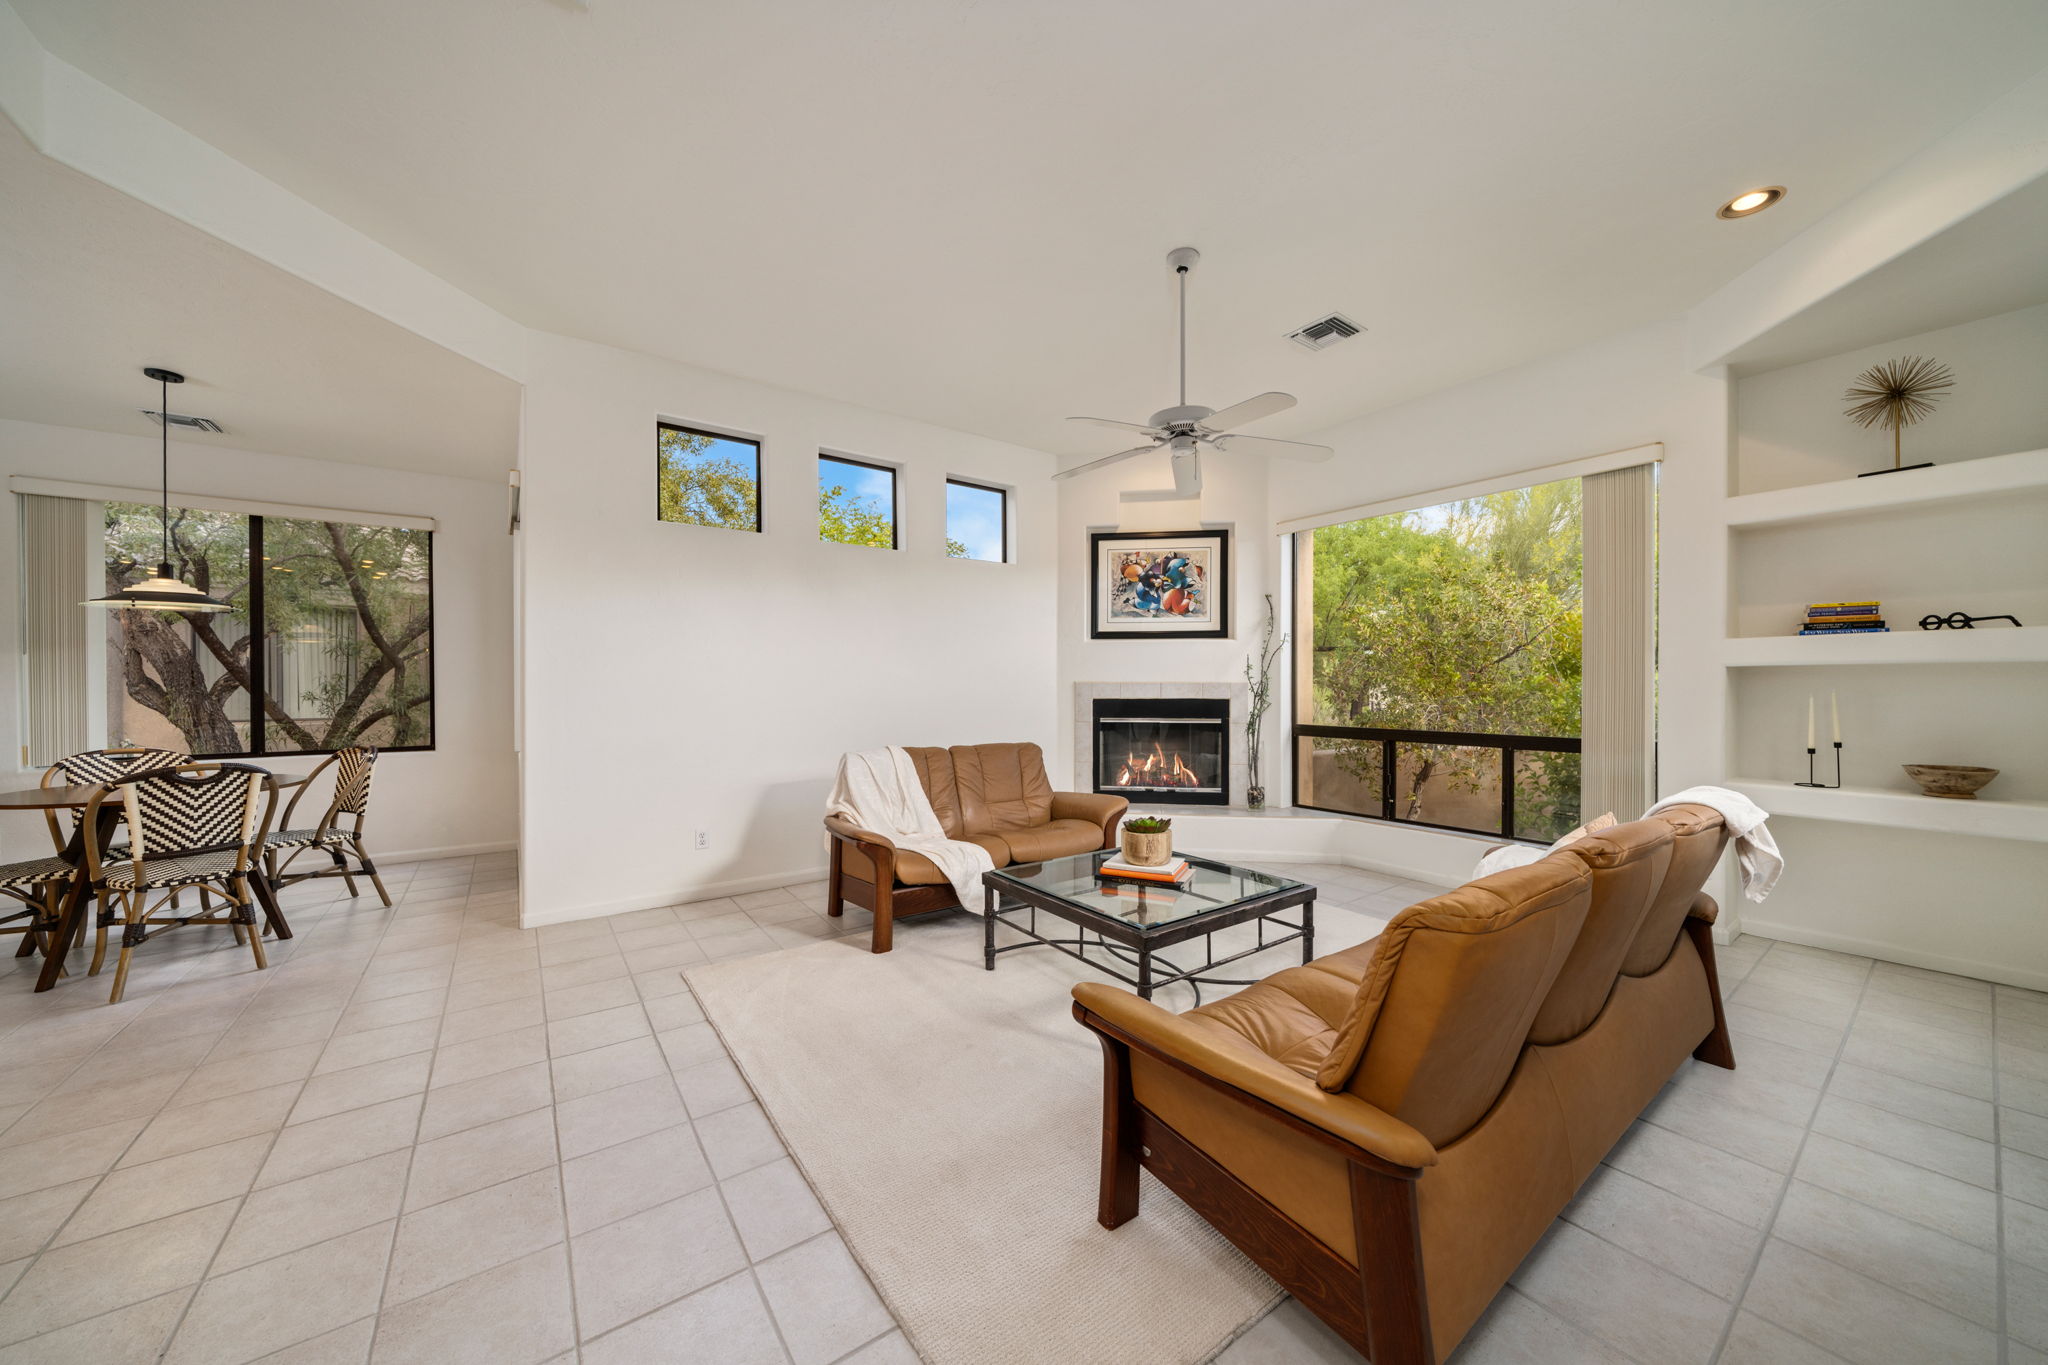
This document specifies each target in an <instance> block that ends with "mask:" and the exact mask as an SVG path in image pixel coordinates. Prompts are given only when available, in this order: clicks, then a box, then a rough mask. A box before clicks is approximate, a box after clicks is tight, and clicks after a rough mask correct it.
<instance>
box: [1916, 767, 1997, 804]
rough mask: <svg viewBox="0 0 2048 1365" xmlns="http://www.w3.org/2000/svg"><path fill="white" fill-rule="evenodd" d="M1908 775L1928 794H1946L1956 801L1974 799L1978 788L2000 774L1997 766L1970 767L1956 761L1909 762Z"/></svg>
mask: <svg viewBox="0 0 2048 1365" xmlns="http://www.w3.org/2000/svg"><path fill="white" fill-rule="evenodd" d="M1904 767H1905V769H1906V776H1908V777H1910V778H1912V779H1913V780H1914V781H1915V782H1917V783H1919V784H1920V790H1921V791H1922V792H1923V793H1925V794H1926V795H1928V796H1946V797H1948V798H1949V799H1951V800H1954V801H1974V800H1976V799H1977V789H1978V788H1979V787H1982V786H1983V785H1984V784H1985V783H1987V782H1989V781H1990V780H1991V779H1992V778H1994V777H1996V776H1998V769H1996V768H1969V767H1964V766H1962V765H1960V764H1955V763H1908V764H1905V765H1904Z"/></svg>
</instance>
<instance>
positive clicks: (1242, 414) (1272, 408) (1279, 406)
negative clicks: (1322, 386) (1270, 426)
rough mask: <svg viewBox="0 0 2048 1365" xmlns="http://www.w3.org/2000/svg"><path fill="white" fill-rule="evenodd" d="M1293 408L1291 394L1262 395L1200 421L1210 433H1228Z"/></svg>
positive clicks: (1213, 413) (1233, 405)
mask: <svg viewBox="0 0 2048 1365" xmlns="http://www.w3.org/2000/svg"><path fill="white" fill-rule="evenodd" d="M1293 406H1294V395H1293V394H1291V393H1262V394H1260V395H1259V396H1258V397H1257V398H1247V399H1245V400H1244V401H1243V402H1242V403H1235V404H1232V405H1231V406H1230V407H1227V408H1225V409H1223V411H1221V412H1212V413H1210V414H1209V415H1208V416H1207V417H1204V418H1203V419H1202V425H1203V426H1205V427H1207V428H1209V430H1211V431H1230V430H1232V429H1234V428H1236V427H1241V426H1243V425H1244V424H1245V423H1246V422H1256V421H1258V420H1259V419H1260V418H1261V417H1271V416H1272V415H1273V414H1274V413H1276V412H1285V411H1287V410H1288V409H1289V408H1291V407H1293Z"/></svg>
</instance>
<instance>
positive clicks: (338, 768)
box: [263, 747, 391, 905]
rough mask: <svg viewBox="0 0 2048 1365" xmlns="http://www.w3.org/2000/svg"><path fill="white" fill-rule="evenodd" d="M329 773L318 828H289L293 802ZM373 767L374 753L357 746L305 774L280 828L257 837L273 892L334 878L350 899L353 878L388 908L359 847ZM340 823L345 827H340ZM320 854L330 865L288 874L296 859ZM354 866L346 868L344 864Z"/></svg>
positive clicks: (388, 901) (367, 858) (381, 884)
mask: <svg viewBox="0 0 2048 1365" xmlns="http://www.w3.org/2000/svg"><path fill="white" fill-rule="evenodd" d="M330 767H331V768H333V769H334V794H333V796H332V797H331V798H330V799H329V800H328V803H327V813H326V814H325V815H322V816H321V817H320V823H319V824H317V825H312V826H295V825H293V824H292V815H293V814H294V812H296V811H297V810H298V808H299V798H300V797H302V796H304V795H305V794H306V792H307V791H309V790H310V789H311V788H312V786H313V784H314V783H315V782H316V781H318V780H319V777H320V774H322V773H324V772H326V771H327V770H328V769H329V768H330ZM376 768H377V751H376V750H375V749H371V748H366V747H358V748H352V749H337V750H335V751H334V754H333V755H332V756H331V757H330V758H328V759H327V760H326V761H325V762H324V763H322V764H321V765H320V766H319V767H317V768H315V769H313V771H312V772H310V773H308V774H307V775H306V780H305V783H304V784H303V785H301V786H300V787H299V789H298V790H297V791H295V792H293V793H292V799H291V800H290V801H289V802H287V803H286V805H285V808H284V818H283V819H281V820H279V821H278V823H279V824H280V825H282V826H284V828H283V829H279V830H274V831H272V832H271V833H269V834H266V835H265V836H264V837H263V870H264V873H265V875H267V876H268V877H269V879H270V884H271V886H273V887H283V886H290V885H291V884H292V883H293V882H303V881H311V880H313V879H314V878H316V877H339V878H341V879H342V880H343V881H344V882H347V883H348V893H349V895H351V896H353V895H355V894H356V875H357V874H358V873H360V874H362V875H363V876H365V877H368V878H369V879H370V882H371V884H372V885H374V886H375V887H376V888H377V896H378V899H380V900H382V901H383V902H384V903H385V904H386V905H389V904H391V896H390V894H389V893H388V892H386V891H385V890H384V879H383V878H382V877H380V876H378V875H377V865H376V864H375V863H373V862H371V861H370V854H369V851H368V850H367V849H365V848H364V847H363V820H364V818H365V817H366V816H367V815H368V814H369V811H370V778H371V777H372V776H373V775H374V774H375V772H376ZM344 819H346V820H347V822H348V823H346V824H344V823H343V821H344ZM312 852H319V853H325V854H326V855H327V856H328V857H329V858H331V859H332V860H333V862H332V865H331V866H327V867H319V868H312V869H308V870H305V871H300V872H293V871H292V870H291V865H292V862H293V860H295V859H296V858H298V857H299V856H300V855H301V854H304V853H312ZM350 857H353V858H354V859H355V861H356V865H355V866H354V867H350V866H349V863H348V860H349V858H350Z"/></svg>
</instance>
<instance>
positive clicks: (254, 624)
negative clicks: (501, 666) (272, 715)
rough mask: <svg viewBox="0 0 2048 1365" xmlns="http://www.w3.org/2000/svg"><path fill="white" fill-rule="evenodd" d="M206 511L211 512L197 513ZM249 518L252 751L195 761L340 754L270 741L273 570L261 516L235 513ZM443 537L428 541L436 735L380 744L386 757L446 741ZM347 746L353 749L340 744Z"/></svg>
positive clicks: (212, 753)
mask: <svg viewBox="0 0 2048 1365" xmlns="http://www.w3.org/2000/svg"><path fill="white" fill-rule="evenodd" d="M197 510H206V509H197ZM234 515H237V516H245V517H247V518H248V519H249V565H250V569H249V629H250V631H251V633H252V634H253V635H254V636H255V640H254V642H253V643H252V644H251V645H250V648H249V707H250V711H251V712H252V714H251V717H250V721H249V747H248V748H246V749H236V750H208V751H206V752H204V753H201V752H198V751H194V752H193V754H192V757H194V758H324V757H326V756H327V755H329V754H332V753H335V752H337V750H336V749H273V748H271V747H270V745H269V743H268V740H269V737H270V720H269V716H268V713H267V712H266V710H265V709H264V702H265V701H266V700H268V699H269V697H270V650H269V648H268V647H267V646H268V644H269V628H268V625H267V615H266V613H265V611H264V607H265V605H266V603H265V598H266V596H267V594H268V588H267V586H266V585H267V583H268V581H269V580H268V579H266V578H265V577H264V574H265V572H266V571H267V570H266V569H265V568H264V567H261V566H264V565H266V564H267V562H268V559H267V556H266V555H265V554H264V546H263V521H264V518H263V516H262V515H261V514H259V513H255V512H241V513H235V514H234ZM279 520H282V521H333V522H334V523H335V524H336V525H338V526H356V525H363V524H365V523H361V522H351V521H342V520H337V519H336V518H333V517H323V516H303V517H281V518H279ZM401 529H404V530H422V529H425V528H421V527H403V528H401ZM437 534H438V533H437V532H435V531H433V530H431V529H428V530H426V537H427V641H428V643H427V733H428V734H429V735H430V736H432V738H431V739H429V740H428V742H427V743H425V744H379V745H375V746H373V747H374V748H375V749H376V750H377V752H378V753H380V754H428V753H432V752H434V749H435V747H436V745H438V744H439V742H440V738H441V726H440V716H439V714H438V710H437V706H438V702H439V698H440V683H439V679H438V677H437V676H436V674H437V670H438V662H437V660H438V656H439V654H440V649H439V647H438V646H437V645H435V644H434V540H435V537H436V535H437ZM339 747H340V748H347V747H348V746H347V745H342V746H339Z"/></svg>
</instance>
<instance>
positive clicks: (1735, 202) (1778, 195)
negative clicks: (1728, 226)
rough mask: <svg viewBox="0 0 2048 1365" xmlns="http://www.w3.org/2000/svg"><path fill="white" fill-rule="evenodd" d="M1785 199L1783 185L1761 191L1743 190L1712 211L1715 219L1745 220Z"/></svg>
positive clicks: (1766, 186) (1767, 187) (1768, 186)
mask: <svg viewBox="0 0 2048 1365" xmlns="http://www.w3.org/2000/svg"><path fill="white" fill-rule="evenodd" d="M1784 197H1785V187H1784V186H1783V185H1765V186H1764V187H1763V188H1761V189H1754V190H1745V191H1743V192H1742V193H1741V194H1738V195H1736V196H1735V197H1734V198H1733V199H1730V200H1729V201H1728V202H1727V203H1725V204H1723V205H1721V207H1720V208H1718V209H1716V210H1715V211H1714V216H1715V217H1716V218H1747V217H1749V216H1750V215H1751V214H1753V213H1762V212H1763V211H1764V210H1765V209H1767V208H1769V207H1770V206H1771V205H1773V204H1775V203H1777V202H1778V201H1779V200H1780V199H1783V198H1784Z"/></svg>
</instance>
